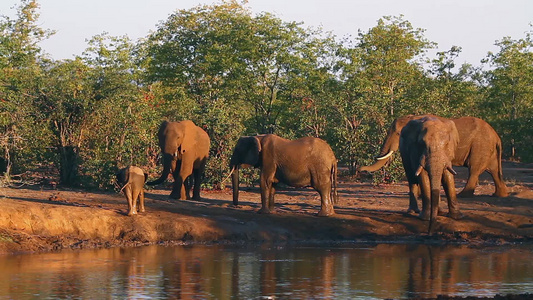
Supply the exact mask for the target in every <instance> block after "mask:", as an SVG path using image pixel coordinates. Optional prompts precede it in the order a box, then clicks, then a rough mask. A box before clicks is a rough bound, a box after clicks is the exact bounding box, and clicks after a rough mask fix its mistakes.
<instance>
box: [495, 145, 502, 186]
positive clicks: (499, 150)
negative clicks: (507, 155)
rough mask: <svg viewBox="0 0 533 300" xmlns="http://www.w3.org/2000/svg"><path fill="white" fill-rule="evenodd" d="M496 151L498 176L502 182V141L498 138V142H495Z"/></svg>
mask: <svg viewBox="0 0 533 300" xmlns="http://www.w3.org/2000/svg"><path fill="white" fill-rule="evenodd" d="M496 151H497V154H496V155H497V157H498V175H497V176H498V177H500V180H501V182H503V167H502V152H503V150H502V141H501V140H499V141H498V143H496Z"/></svg>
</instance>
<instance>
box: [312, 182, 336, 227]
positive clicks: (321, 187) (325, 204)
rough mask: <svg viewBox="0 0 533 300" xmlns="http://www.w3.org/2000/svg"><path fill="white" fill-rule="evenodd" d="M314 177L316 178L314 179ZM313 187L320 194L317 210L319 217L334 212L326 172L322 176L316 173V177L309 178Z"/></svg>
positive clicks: (330, 184) (330, 185)
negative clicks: (318, 208)
mask: <svg viewBox="0 0 533 300" xmlns="http://www.w3.org/2000/svg"><path fill="white" fill-rule="evenodd" d="M315 179H316V180H315ZM311 182H312V183H313V187H314V188H315V190H316V191H317V192H318V194H319V195H320V211H319V212H318V214H317V215H318V216H319V217H327V216H331V215H334V214H335V209H334V208H333V202H332V200H331V187H332V182H331V177H330V176H329V172H328V174H326V175H325V176H322V174H318V176H316V178H313V179H311Z"/></svg>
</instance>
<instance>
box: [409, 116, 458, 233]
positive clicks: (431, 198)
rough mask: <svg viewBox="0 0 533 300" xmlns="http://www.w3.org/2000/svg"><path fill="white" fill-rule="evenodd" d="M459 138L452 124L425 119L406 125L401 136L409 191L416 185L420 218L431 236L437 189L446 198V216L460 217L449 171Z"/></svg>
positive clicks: (436, 206)
mask: <svg viewBox="0 0 533 300" xmlns="http://www.w3.org/2000/svg"><path fill="white" fill-rule="evenodd" d="M458 144H459V134H458V132H457V128H456V127H455V123H454V122H452V121H450V120H445V119H444V120H441V119H439V118H436V117H432V116H426V117H424V118H421V119H414V120H411V121H409V123H407V124H406V125H405V127H404V128H403V129H402V131H401V134H400V145H399V147H400V154H401V156H402V163H403V167H404V169H405V175H406V176H407V178H408V181H409V186H410V189H413V188H414V187H412V185H418V187H419V188H420V191H421V194H422V212H421V213H420V218H421V219H423V220H429V222H430V223H429V230H428V233H429V234H432V233H433V231H434V229H435V226H436V220H437V214H438V210H439V202H440V186H441V183H442V186H443V187H444V192H445V193H446V196H447V198H448V209H449V213H448V215H449V216H450V217H452V218H454V219H459V218H461V217H462V214H461V212H460V211H459V207H458V205H457V196H456V194H455V182H454V175H455V174H456V173H455V171H454V170H453V169H452V161H453V159H454V156H455V153H456V148H457V146H458Z"/></svg>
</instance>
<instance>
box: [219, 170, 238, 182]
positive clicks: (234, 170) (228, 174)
mask: <svg viewBox="0 0 533 300" xmlns="http://www.w3.org/2000/svg"><path fill="white" fill-rule="evenodd" d="M234 171H235V166H233V168H231V172H229V174H228V176H226V178H224V180H222V181H221V182H224V181H226V180H228V178H229V177H230V176H231V174H233V172H234Z"/></svg>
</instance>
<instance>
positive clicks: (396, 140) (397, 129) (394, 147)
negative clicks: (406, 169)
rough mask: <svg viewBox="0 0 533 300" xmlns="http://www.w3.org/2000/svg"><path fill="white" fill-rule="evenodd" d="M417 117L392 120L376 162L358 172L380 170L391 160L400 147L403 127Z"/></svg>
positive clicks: (410, 116)
mask: <svg viewBox="0 0 533 300" xmlns="http://www.w3.org/2000/svg"><path fill="white" fill-rule="evenodd" d="M417 117H418V116H415V115H407V116H404V117H401V118H397V119H396V120H394V121H393V122H392V124H391V126H390V128H389V130H388V131H387V136H386V137H385V140H384V141H383V144H382V145H381V150H380V152H379V154H378V156H376V162H375V163H374V164H372V165H370V166H363V167H361V168H359V171H367V172H374V171H377V170H379V169H381V168H382V167H383V166H385V164H387V163H388V162H389V161H391V160H392V154H393V153H394V152H395V151H398V148H399V145H400V133H401V131H402V129H403V127H404V126H405V125H406V124H407V123H408V122H409V121H411V120H413V119H416V118H417Z"/></svg>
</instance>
